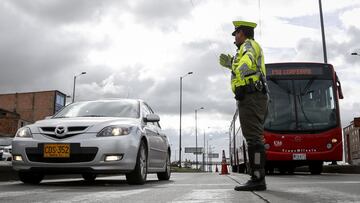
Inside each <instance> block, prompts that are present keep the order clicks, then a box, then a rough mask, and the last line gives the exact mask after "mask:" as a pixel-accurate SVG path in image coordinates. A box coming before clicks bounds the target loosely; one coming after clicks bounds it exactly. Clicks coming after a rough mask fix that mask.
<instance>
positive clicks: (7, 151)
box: [0, 138, 12, 161]
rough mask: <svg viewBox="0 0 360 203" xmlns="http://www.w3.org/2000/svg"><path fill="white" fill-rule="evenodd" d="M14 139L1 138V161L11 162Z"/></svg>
mask: <svg viewBox="0 0 360 203" xmlns="http://www.w3.org/2000/svg"><path fill="white" fill-rule="evenodd" d="M11 141H12V138H0V161H11V160H12V155H11Z"/></svg>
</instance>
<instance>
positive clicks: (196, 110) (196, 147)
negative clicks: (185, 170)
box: [195, 107, 204, 170]
mask: <svg viewBox="0 0 360 203" xmlns="http://www.w3.org/2000/svg"><path fill="white" fill-rule="evenodd" d="M201 109H204V107H200V108H198V109H195V149H196V150H195V155H196V170H197V169H198V142H197V112H198V110H201Z"/></svg>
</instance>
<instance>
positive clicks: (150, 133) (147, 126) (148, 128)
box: [141, 104, 158, 168]
mask: <svg viewBox="0 0 360 203" xmlns="http://www.w3.org/2000/svg"><path fill="white" fill-rule="evenodd" d="M141 114H142V118H145V117H146V115H148V114H151V111H150V109H149V108H148V107H147V106H146V105H145V104H143V105H142V106H141ZM144 130H145V133H146V137H147V140H148V147H149V150H148V153H149V154H148V160H149V162H148V163H149V168H154V167H156V165H158V163H157V162H158V158H157V156H158V155H157V150H156V149H157V147H156V146H157V142H158V140H157V135H158V131H157V129H156V127H155V126H154V124H153V123H151V122H144Z"/></svg>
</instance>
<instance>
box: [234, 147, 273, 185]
mask: <svg viewBox="0 0 360 203" xmlns="http://www.w3.org/2000/svg"><path fill="white" fill-rule="evenodd" d="M248 155H249V165H250V175H251V179H250V180H249V181H247V182H246V183H245V184H244V185H240V186H236V187H235V188H234V189H235V190H236V191H261V190H266V182H265V148H264V145H263V144H256V145H255V146H254V145H252V146H248Z"/></svg>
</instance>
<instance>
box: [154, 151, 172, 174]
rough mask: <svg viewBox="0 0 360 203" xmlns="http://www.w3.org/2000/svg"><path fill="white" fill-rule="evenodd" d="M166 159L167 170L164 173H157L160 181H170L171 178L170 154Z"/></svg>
mask: <svg viewBox="0 0 360 203" xmlns="http://www.w3.org/2000/svg"><path fill="white" fill-rule="evenodd" d="M166 157H167V158H166V170H165V171H164V172H160V173H157V177H158V179H159V180H169V179H170V176H171V166H170V154H168V155H167V156H166Z"/></svg>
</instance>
